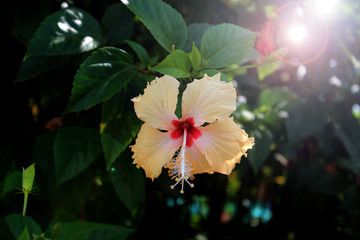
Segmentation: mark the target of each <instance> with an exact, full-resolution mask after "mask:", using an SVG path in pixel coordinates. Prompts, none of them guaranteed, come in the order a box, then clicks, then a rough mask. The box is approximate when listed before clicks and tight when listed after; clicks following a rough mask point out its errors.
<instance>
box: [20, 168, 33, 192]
mask: <svg viewBox="0 0 360 240" xmlns="http://www.w3.org/2000/svg"><path fill="white" fill-rule="evenodd" d="M34 179H35V163H33V164H31V165H30V166H29V167H27V168H26V169H23V174H22V189H23V190H24V191H27V192H31V189H32V186H33V184H34Z"/></svg>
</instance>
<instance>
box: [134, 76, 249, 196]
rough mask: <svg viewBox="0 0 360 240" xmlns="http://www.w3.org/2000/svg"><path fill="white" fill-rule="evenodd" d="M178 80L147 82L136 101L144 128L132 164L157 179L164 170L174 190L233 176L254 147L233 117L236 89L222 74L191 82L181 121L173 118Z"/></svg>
mask: <svg viewBox="0 0 360 240" xmlns="http://www.w3.org/2000/svg"><path fill="white" fill-rule="evenodd" d="M179 85H180V84H179V81H178V80H177V79H175V78H173V77H171V76H167V75H165V76H163V77H161V78H156V79H155V80H153V81H152V82H151V83H148V85H147V87H146V88H145V90H144V94H143V95H139V96H138V97H135V98H133V99H132V101H133V102H134V108H135V112H136V114H137V116H138V118H140V119H141V120H142V121H144V124H143V125H142V126H141V129H140V131H139V134H138V136H137V139H136V142H135V145H133V146H131V150H132V151H133V153H134V154H133V159H134V164H137V167H138V168H140V167H142V168H143V169H144V170H145V174H146V176H147V177H149V178H151V179H152V180H154V179H155V178H157V177H158V176H159V175H160V173H161V171H162V168H163V167H165V168H168V169H169V175H170V177H171V178H172V179H174V180H175V181H176V183H175V184H174V185H172V186H171V188H172V189H173V188H174V187H175V186H176V185H177V184H179V183H180V184H181V185H182V187H181V193H183V192H184V183H185V182H186V183H188V184H189V185H190V186H191V187H193V186H194V185H193V184H192V183H190V181H189V180H191V179H193V175H194V174H198V173H214V172H218V173H222V174H227V175H228V174H230V173H231V171H232V170H233V168H234V167H235V164H236V163H239V162H240V159H241V157H242V155H245V156H246V151H247V150H248V149H250V148H251V147H252V145H253V144H254V139H253V138H249V137H248V135H247V134H246V133H245V131H244V130H243V129H241V127H240V126H239V125H238V124H236V123H235V122H234V120H233V118H232V117H230V114H231V113H232V112H233V111H234V110H235V109H236V91H235V89H234V87H233V86H232V84H231V83H226V82H222V81H220V74H217V75H215V76H213V77H209V76H207V75H206V74H205V76H204V77H203V78H202V79H199V80H197V79H195V80H194V81H193V82H191V83H189V84H188V85H187V87H186V89H185V91H184V92H183V96H182V102H181V107H182V117H181V118H180V119H178V117H177V116H176V115H175V109H176V104H177V100H178V94H179Z"/></svg>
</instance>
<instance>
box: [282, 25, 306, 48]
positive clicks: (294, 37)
mask: <svg viewBox="0 0 360 240" xmlns="http://www.w3.org/2000/svg"><path fill="white" fill-rule="evenodd" d="M287 34H288V39H289V40H290V41H291V42H292V43H294V44H301V43H303V42H304V41H305V40H306V36H307V29H306V27H305V26H304V25H301V24H297V25H294V26H291V27H290V29H289V31H288V33H287Z"/></svg>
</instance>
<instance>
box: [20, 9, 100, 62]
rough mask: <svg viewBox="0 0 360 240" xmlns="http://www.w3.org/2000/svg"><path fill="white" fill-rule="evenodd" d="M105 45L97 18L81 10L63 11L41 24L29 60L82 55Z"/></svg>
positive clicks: (31, 42) (32, 43)
mask: <svg viewBox="0 0 360 240" xmlns="http://www.w3.org/2000/svg"><path fill="white" fill-rule="evenodd" d="M103 43H104V38H103V37H102V36H101V27H100V25H99V23H98V22H97V20H96V19H95V18H93V17H92V16H91V15H90V14H88V13H87V12H85V11H83V10H80V9H77V8H73V7H69V8H63V9H61V10H60V11H58V12H56V13H54V14H52V15H50V16H48V17H47V18H46V19H45V20H44V21H43V22H42V23H41V25H40V27H39V28H38V30H37V31H36V32H35V34H34V36H33V38H32V39H31V41H30V43H29V48H28V51H27V53H26V56H27V57H29V56H34V55H47V56H49V55H66V54H76V53H82V52H87V51H90V50H93V49H95V48H98V47H100V46H102V45H103Z"/></svg>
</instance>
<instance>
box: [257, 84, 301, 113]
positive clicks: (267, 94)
mask: <svg viewBox="0 0 360 240" xmlns="http://www.w3.org/2000/svg"><path fill="white" fill-rule="evenodd" d="M295 99H296V95H295V94H294V93H293V92H292V91H290V90H289V89H288V88H286V87H275V88H268V89H265V90H263V91H262V92H261V94H260V96H259V100H258V105H259V107H260V108H264V107H266V108H268V109H273V108H274V106H276V105H281V106H283V107H282V109H283V108H284V107H285V106H286V105H288V104H287V102H294V100H295Z"/></svg>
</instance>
